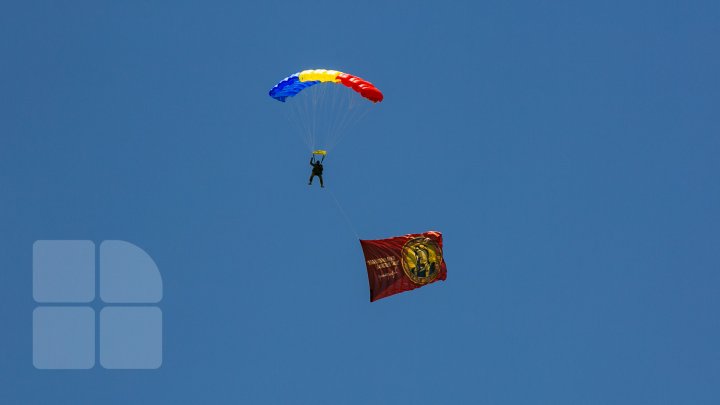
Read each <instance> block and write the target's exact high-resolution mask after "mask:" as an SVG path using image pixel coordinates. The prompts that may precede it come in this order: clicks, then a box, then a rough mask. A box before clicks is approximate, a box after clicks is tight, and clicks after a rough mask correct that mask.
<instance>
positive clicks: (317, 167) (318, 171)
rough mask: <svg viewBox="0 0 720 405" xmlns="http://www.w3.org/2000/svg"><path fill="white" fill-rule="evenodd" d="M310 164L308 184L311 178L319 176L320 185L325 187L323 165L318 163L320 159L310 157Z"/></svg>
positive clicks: (311, 180) (310, 182)
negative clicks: (310, 172)
mask: <svg viewBox="0 0 720 405" xmlns="http://www.w3.org/2000/svg"><path fill="white" fill-rule="evenodd" d="M310 166H312V167H313V168H312V174H311V175H310V181H309V182H308V184H312V182H313V178H314V177H315V176H318V177H319V178H320V187H325V184H323V178H322V172H323V165H322V163H320V161H315V157H312V158H310Z"/></svg>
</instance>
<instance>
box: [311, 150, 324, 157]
mask: <svg viewBox="0 0 720 405" xmlns="http://www.w3.org/2000/svg"><path fill="white" fill-rule="evenodd" d="M313 155H323V156H325V155H327V151H325V150H321V149H318V150H314V151H313Z"/></svg>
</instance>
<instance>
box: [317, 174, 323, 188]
mask: <svg viewBox="0 0 720 405" xmlns="http://www.w3.org/2000/svg"><path fill="white" fill-rule="evenodd" d="M318 177H319V178H320V187H325V184H323V179H322V174H319V175H318Z"/></svg>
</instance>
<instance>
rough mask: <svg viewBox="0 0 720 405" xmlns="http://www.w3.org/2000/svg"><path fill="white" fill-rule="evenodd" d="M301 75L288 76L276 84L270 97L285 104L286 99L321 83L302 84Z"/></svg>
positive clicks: (309, 82)
mask: <svg viewBox="0 0 720 405" xmlns="http://www.w3.org/2000/svg"><path fill="white" fill-rule="evenodd" d="M299 75H300V72H298V73H295V74H294V75H291V76H288V77H286V78H285V79H283V80H282V81H281V82H280V83H278V84H276V85H275V87H273V88H272V89H270V93H269V94H270V97H272V98H274V99H275V100H279V101H282V102H285V99H286V98H288V97H292V96H294V95H296V94H298V93H299V92H301V91H302V90H303V89H306V88H308V87H310V86H312V85H315V84H318V83H320V82H319V81H308V82H301V81H300V78H299Z"/></svg>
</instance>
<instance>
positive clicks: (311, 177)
mask: <svg viewBox="0 0 720 405" xmlns="http://www.w3.org/2000/svg"><path fill="white" fill-rule="evenodd" d="M313 177H315V174H311V175H310V181H308V185H312V181H313Z"/></svg>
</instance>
